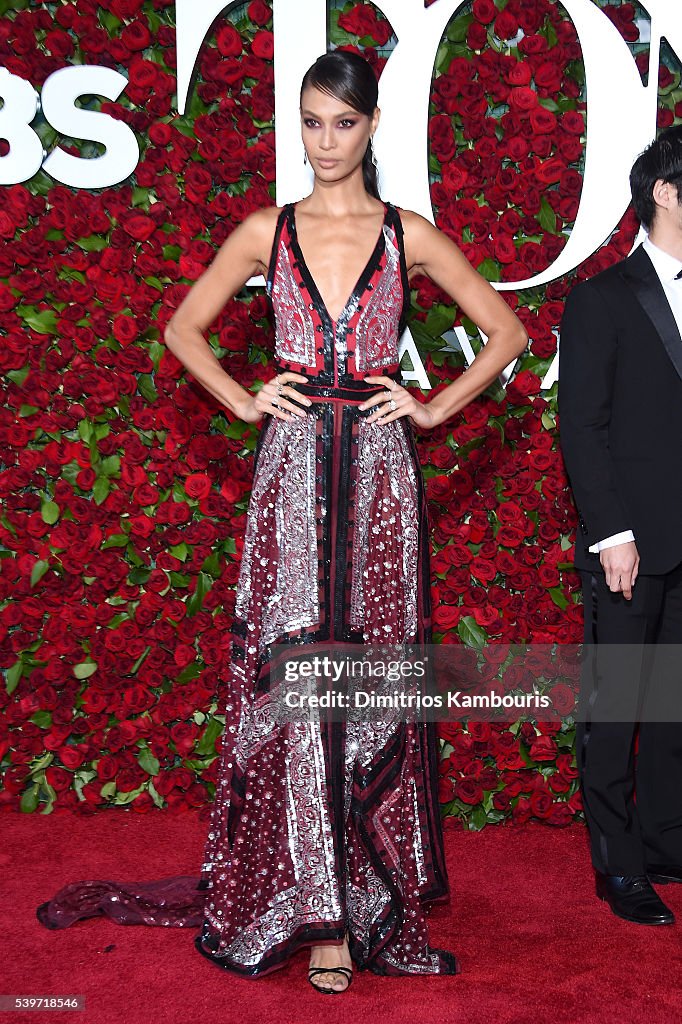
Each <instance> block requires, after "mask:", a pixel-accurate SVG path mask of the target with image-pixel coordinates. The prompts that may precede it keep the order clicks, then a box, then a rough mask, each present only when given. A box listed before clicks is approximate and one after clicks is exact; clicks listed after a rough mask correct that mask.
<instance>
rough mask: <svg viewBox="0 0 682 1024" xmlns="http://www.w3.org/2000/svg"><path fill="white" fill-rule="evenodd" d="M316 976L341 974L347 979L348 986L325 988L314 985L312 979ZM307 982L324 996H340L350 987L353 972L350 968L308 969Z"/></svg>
mask: <svg viewBox="0 0 682 1024" xmlns="http://www.w3.org/2000/svg"><path fill="white" fill-rule="evenodd" d="M318 974H342V975H343V976H344V977H345V978H347V979H348V984H347V985H346V987H345V988H325V987H324V986H322V985H316V984H315V982H314V981H313V978H314V977H316V976H317V975H318ZM308 981H309V982H310V984H311V985H312V986H313V988H314V989H315V990H316V991H317V992H321V993H322V994H323V995H325V996H340V995H343V993H344V992H347V991H348V989H349V988H350V987H351V984H352V981H353V970H352V968H351V967H309V968H308Z"/></svg>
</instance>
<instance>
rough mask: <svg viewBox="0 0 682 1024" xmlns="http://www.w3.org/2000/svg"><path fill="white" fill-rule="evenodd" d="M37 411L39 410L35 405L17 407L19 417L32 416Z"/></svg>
mask: <svg viewBox="0 0 682 1024" xmlns="http://www.w3.org/2000/svg"><path fill="white" fill-rule="evenodd" d="M38 411H39V410H38V406H37V405H21V406H20V407H19V415H20V416H33V415H34V414H35V413H37V412H38Z"/></svg>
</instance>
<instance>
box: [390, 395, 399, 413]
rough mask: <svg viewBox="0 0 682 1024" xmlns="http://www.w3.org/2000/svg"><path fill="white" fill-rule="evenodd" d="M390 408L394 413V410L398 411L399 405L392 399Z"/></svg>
mask: <svg viewBox="0 0 682 1024" xmlns="http://www.w3.org/2000/svg"><path fill="white" fill-rule="evenodd" d="M388 407H389V409H390V410H391V412H393V410H394V409H397V405H396V403H395V399H394V398H392V399H391V401H390V402H389V403H388Z"/></svg>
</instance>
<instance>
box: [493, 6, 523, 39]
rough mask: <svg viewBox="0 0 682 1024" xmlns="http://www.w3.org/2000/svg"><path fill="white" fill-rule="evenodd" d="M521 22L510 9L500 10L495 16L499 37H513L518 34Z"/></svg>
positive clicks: (496, 31) (496, 30)
mask: <svg viewBox="0 0 682 1024" xmlns="http://www.w3.org/2000/svg"><path fill="white" fill-rule="evenodd" d="M518 31H519V23H518V21H517V20H516V18H515V17H514V16H513V14H510V12H509V11H500V13H499V14H498V15H497V17H496V18H495V35H496V36H497V38H498V39H513V38H514V36H515V35H517V34H518Z"/></svg>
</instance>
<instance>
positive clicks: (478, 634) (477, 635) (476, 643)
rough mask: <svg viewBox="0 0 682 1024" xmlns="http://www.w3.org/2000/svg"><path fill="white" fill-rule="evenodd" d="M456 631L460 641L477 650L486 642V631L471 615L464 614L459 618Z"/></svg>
mask: <svg viewBox="0 0 682 1024" xmlns="http://www.w3.org/2000/svg"><path fill="white" fill-rule="evenodd" d="M457 633H458V634H459V636H460V639H461V640H462V643H464V644H466V646H467V647H473V648H475V649H476V650H477V651H481V650H482V649H483V648H484V647H485V645H486V643H487V642H488V635H487V633H486V631H485V630H484V629H483V628H482V627H481V626H479V624H478V623H477V622H476V619H475V618H474V617H473V615H465V616H464V617H463V618H461V619H460V620H459V623H458V624H457Z"/></svg>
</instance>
